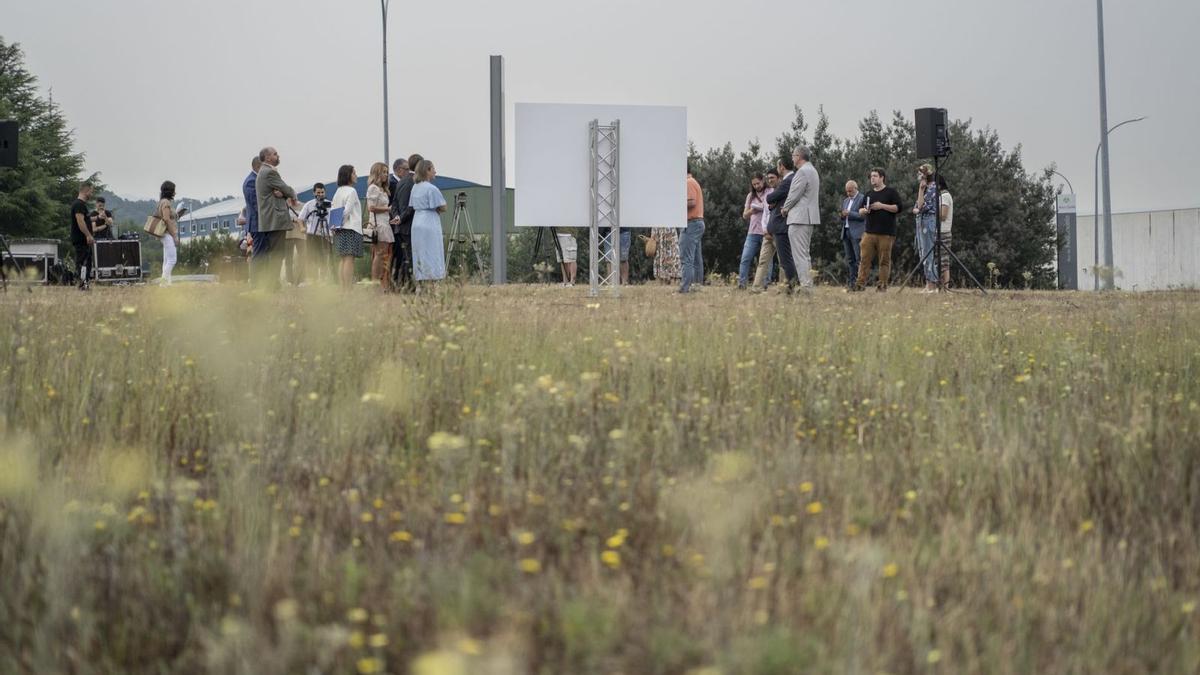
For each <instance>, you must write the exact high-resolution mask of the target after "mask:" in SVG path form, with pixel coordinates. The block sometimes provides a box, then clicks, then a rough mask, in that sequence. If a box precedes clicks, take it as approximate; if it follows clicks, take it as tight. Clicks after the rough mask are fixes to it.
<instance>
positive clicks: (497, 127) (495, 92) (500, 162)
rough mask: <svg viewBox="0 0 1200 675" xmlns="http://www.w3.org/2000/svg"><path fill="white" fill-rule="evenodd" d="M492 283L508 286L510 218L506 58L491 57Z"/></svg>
mask: <svg viewBox="0 0 1200 675" xmlns="http://www.w3.org/2000/svg"><path fill="white" fill-rule="evenodd" d="M491 69H492V283H493V284H496V285H501V284H506V283H508V238H507V237H508V234H507V232H506V228H505V227H504V224H505V223H504V221H505V218H506V217H507V216H508V203H507V202H508V200H507V199H506V194H505V193H506V192H507V190H506V188H505V185H506V180H505V175H504V172H505V166H504V57H503V56H492V59H491Z"/></svg>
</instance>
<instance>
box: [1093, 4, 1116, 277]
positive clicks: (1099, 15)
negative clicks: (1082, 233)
mask: <svg viewBox="0 0 1200 675" xmlns="http://www.w3.org/2000/svg"><path fill="white" fill-rule="evenodd" d="M1096 47H1097V52H1098V53H1099V57H1100V147H1101V148H1103V154H1104V264H1105V265H1106V266H1107V267H1108V268H1109V271H1110V274H1109V276H1108V280H1107V281H1105V282H1104V287H1105V288H1107V289H1111V288H1112V274H1111V270H1112V265H1113V260H1112V199H1111V197H1110V195H1109V191H1108V131H1107V130H1108V85H1107V83H1106V78H1105V75H1104V0H1096Z"/></svg>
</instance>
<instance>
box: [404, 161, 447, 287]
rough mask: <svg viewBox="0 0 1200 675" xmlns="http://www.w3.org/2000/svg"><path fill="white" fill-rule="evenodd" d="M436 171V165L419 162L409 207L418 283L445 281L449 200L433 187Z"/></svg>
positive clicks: (414, 273)
mask: <svg viewBox="0 0 1200 675" xmlns="http://www.w3.org/2000/svg"><path fill="white" fill-rule="evenodd" d="M436 177H437V169H436V168H434V166H433V162H431V161H429V160H427V159H423V160H421V161H420V162H419V163H417V169H416V173H415V175H414V177H413V180H414V181H416V182H415V183H414V185H413V189H412V197H411V198H410V200H409V206H411V207H412V209H413V224H412V248H413V278H414V279H416V280H417V281H437V280H438V279H445V278H446V251H445V248H444V246H445V243H444V240H443V237H442V217H441V215H440V214H442V213H445V212H446V198H445V197H443V196H442V191H441V190H439V189H437V186H435V185H434V184H433V179H434V178H436Z"/></svg>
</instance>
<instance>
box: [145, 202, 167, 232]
mask: <svg viewBox="0 0 1200 675" xmlns="http://www.w3.org/2000/svg"><path fill="white" fill-rule="evenodd" d="M159 211H161V208H159V209H155V210H154V213H152V214H150V215H149V216H146V224H145V225H143V226H142V230H144V231H145V232H146V233H147V234H149V235H151V236H153V237H158V238H159V239H162V237H163V235H165V234H166V233H167V222H166V221H165V220H163V219H162V218H159V217H158V214H159Z"/></svg>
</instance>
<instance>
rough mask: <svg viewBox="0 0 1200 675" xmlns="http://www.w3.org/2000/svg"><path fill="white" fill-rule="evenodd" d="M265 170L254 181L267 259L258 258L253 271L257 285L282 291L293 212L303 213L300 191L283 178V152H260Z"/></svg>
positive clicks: (259, 221) (261, 169)
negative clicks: (300, 211)
mask: <svg viewBox="0 0 1200 675" xmlns="http://www.w3.org/2000/svg"><path fill="white" fill-rule="evenodd" d="M258 158H259V159H260V160H262V167H261V168H259V170H258V178H256V179H255V181H254V188H255V192H256V197H257V199H258V231H259V232H260V233H261V236H262V237H263V239H264V241H263V255H262V256H255V259H254V261H253V263H252V265H251V266H252V268H253V267H258V268H259V269H252V272H253V276H254V281H255V285H256V286H259V287H260V288H272V289H274V288H279V273H280V270H281V268H282V265H283V252H284V246H285V243H284V241H285V239H286V237H287V233H288V230H290V229H292V212H291V210H290V209H291V208H294V209H296V211H299V210H300V202H299V201H297V200H296V191H295V190H293V189H292V187H291V186H290V185H288V184H287V183H285V182H283V178H282V177H280V175H279V169H278V168H276V167H278V166H279V152H278V151H276V150H275V148H272V147H266V148H263V149H262V150H260V151H259V153H258Z"/></svg>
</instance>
